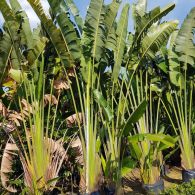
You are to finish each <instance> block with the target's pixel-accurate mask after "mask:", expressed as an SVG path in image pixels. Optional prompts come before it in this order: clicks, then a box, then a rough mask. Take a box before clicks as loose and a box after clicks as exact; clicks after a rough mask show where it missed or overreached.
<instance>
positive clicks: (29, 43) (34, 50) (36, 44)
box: [10, 0, 46, 68]
mask: <svg viewBox="0 0 195 195" xmlns="http://www.w3.org/2000/svg"><path fill="white" fill-rule="evenodd" d="M10 5H11V7H12V10H13V12H14V14H15V15H16V17H17V18H19V19H18V20H19V21H18V22H20V23H21V29H20V33H21V43H20V44H21V45H22V46H24V47H26V48H27V49H26V51H25V57H26V59H27V60H28V64H29V65H30V66H31V67H30V68H33V66H34V63H35V61H36V60H37V58H38V57H39V56H40V54H41V53H42V51H43V49H44V48H45V44H46V39H45V38H43V37H41V35H40V34H39V35H38V36H36V38H35V37H34V32H32V30H31V26H30V22H29V18H28V16H27V14H26V12H25V11H23V10H22V7H21V5H20V4H19V2H18V0H10Z"/></svg>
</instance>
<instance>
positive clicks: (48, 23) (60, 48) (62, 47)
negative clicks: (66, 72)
mask: <svg viewBox="0 0 195 195" xmlns="http://www.w3.org/2000/svg"><path fill="white" fill-rule="evenodd" d="M27 1H28V2H29V4H30V5H31V7H32V8H33V10H34V11H35V13H36V14H37V16H38V17H39V19H40V20H41V22H42V24H43V26H44V27H45V29H46V31H47V33H48V35H49V37H50V39H51V41H52V43H53V45H54V47H55V49H56V51H57V53H58V55H59V57H60V59H61V62H62V63H63V65H64V66H66V67H70V66H72V65H73V64H74V60H73V58H72V56H71V55H70V53H69V52H68V47H67V45H66V43H65V41H64V38H63V35H62V33H61V31H60V29H58V28H57V27H56V26H55V25H54V23H53V21H52V20H51V19H50V18H49V17H48V16H47V15H46V14H45V12H44V9H43V7H42V5H41V2H40V1H34V0H27Z"/></svg>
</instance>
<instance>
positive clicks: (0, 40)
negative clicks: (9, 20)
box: [0, 33, 12, 85]
mask: <svg viewBox="0 0 195 195" xmlns="http://www.w3.org/2000/svg"><path fill="white" fill-rule="evenodd" d="M11 50H12V41H11V39H10V36H9V35H8V34H7V33H4V34H3V33H2V36H0V69H1V71H0V85H1V83H2V81H3V79H4V77H5V76H6V69H7V65H8V59H9V57H10V54H11Z"/></svg>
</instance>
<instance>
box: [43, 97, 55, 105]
mask: <svg viewBox="0 0 195 195" xmlns="http://www.w3.org/2000/svg"><path fill="white" fill-rule="evenodd" d="M44 102H45V105H47V104H49V103H50V102H51V105H57V104H58V100H57V99H56V97H55V96H54V95H51V94H46V95H45V96H44Z"/></svg>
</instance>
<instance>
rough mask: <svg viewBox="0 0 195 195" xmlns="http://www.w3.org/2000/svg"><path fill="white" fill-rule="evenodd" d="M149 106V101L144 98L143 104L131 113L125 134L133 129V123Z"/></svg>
mask: <svg viewBox="0 0 195 195" xmlns="http://www.w3.org/2000/svg"><path fill="white" fill-rule="evenodd" d="M146 108H147V101H146V100H144V101H143V102H141V104H140V105H139V106H138V107H137V108H136V109H135V111H134V112H133V113H132V114H131V116H130V117H129V119H128V120H127V122H126V124H125V126H124V128H123V134H124V135H128V134H129V132H130V131H131V130H132V129H133V127H134V126H133V125H134V124H135V123H136V122H137V121H138V120H139V119H140V118H141V117H142V116H143V114H144V113H145V111H146Z"/></svg>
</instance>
